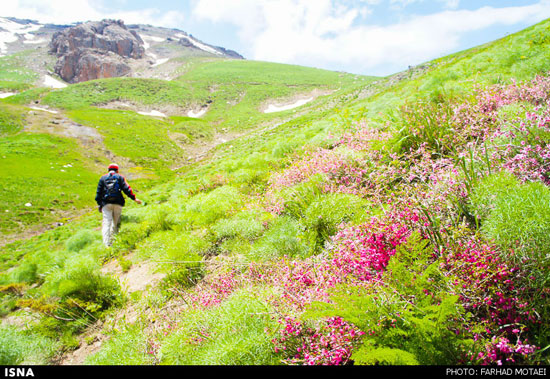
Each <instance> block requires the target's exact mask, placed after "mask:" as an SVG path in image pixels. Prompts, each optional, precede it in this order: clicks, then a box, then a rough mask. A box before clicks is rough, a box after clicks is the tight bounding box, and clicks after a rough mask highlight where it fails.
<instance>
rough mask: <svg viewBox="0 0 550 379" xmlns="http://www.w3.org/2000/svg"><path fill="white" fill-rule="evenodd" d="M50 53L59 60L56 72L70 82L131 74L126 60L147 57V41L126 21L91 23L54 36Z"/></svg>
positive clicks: (68, 29)
mask: <svg viewBox="0 0 550 379" xmlns="http://www.w3.org/2000/svg"><path fill="white" fill-rule="evenodd" d="M50 52H51V53H53V54H55V55H56V56H57V57H58V61H57V63H56V65H55V72H56V73H57V74H58V75H59V76H60V77H61V78H63V80H65V81H67V82H69V83H77V82H82V81H87V80H92V79H99V78H110V77H119V76H124V75H128V74H129V73H130V72H131V69H130V66H129V65H128V64H127V63H126V59H140V58H143V56H144V54H145V49H144V47H143V40H142V39H141V38H140V37H139V35H138V34H137V33H136V32H135V31H133V30H132V31H130V30H128V29H127V28H126V26H125V25H124V22H123V21H120V20H118V21H115V20H103V21H97V22H87V23H84V24H79V25H76V26H74V27H71V28H67V29H65V30H63V31H61V32H57V33H55V34H54V35H53V36H52V41H51V42H50Z"/></svg>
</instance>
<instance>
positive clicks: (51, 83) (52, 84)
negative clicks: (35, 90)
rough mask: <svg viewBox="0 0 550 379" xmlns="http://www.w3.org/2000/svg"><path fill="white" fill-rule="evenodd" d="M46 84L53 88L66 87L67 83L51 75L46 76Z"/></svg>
mask: <svg viewBox="0 0 550 379" xmlns="http://www.w3.org/2000/svg"><path fill="white" fill-rule="evenodd" d="M44 85H46V86H48V87H52V88H65V87H67V84H65V83H63V82H61V81H59V80H57V79H55V78H53V77H51V76H50V75H46V76H44Z"/></svg>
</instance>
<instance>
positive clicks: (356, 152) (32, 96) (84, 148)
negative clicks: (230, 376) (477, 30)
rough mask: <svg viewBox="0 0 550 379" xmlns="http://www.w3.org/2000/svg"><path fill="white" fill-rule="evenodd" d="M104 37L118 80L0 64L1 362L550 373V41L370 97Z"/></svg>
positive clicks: (287, 69)
mask: <svg viewBox="0 0 550 379" xmlns="http://www.w3.org/2000/svg"><path fill="white" fill-rule="evenodd" d="M0 21H1V22H0V26H2V25H5V26H2V27H3V28H4V29H9V27H10V25H11V27H13V28H15V26H14V25H15V24H17V25H21V27H23V26H24V25H25V24H24V21H22V20H17V19H11V18H10V19H8V18H0ZM103 23H104V24H102V26H101V27H102V28H103V27H105V28H108V27H117V28H119V29H120V30H121V31H120V33H126V34H128V36H129V37H128V38H133V37H132V36H134V37H135V38H136V40H137V41H138V42H139V41H141V42H140V43H139V44H138V45H135V46H137V47H136V48H139V49H141V50H134V52H132V54H134V53H135V52H136V51H137V53H140V54H141V56H139V57H137V58H133V57H124V58H119V57H114V56H112V55H114V53H109V54H107V53H104V54H102V55H101V57H102V59H111V61H106V62H107V63H102V64H104V66H102V67H110V68H112V67H115V66H116V67H117V70H118V69H124V66H122V63H120V62H119V61H118V59H124V60H125V62H126V61H127V62H130V63H128V65H129V67H130V69H131V71H130V74H128V73H126V74H124V75H118V76H117V75H110V76H105V77H97V78H92V79H89V80H76V79H74V78H75V77H71V78H70V79H69V78H68V77H65V78H64V77H63V75H64V74H65V73H66V72H68V70H67V62H69V57H70V56H69V55H64V56H61V55H60V54H61V53H59V51H60V50H59V49H58V50H57V54H58V55H57V57H56V55H55V54H54V53H52V48H51V46H52V44H50V41H53V40H55V39H56V38H61V37H64V38H70V37H71V36H75V35H76V36H78V34H77V32H73V34H70V33H68V27H67V29H64V28H61V27H54V26H51V25H49V26H48V25H42V27H43V28H44V29H41V30H42V32H41V33H42V34H37V36H36V38H40V37H43V36H46V37H47V38H45V37H44V40H45V41H44V42H43V43H42V44H39V43H36V44H33V45H29V44H26V45H23V44H20V46H21V48H19V49H15V48H14V50H13V51H10V52H9V54H6V55H4V56H1V57H0V179H1V180H0V191H1V193H2V196H0V317H1V323H0V364H2V365H10V366H15V365H356V366H358V365H428V366H431V365H437V366H440V365H474V366H475V365H509V366H513V365H518V366H519V365H548V364H550V355H549V354H550V349H549V347H550V324H549V322H548V321H549V319H550V301H549V296H550V187H549V186H550V20H546V21H543V22H540V23H538V24H535V25H533V26H531V27H529V28H527V29H524V30H522V31H520V32H517V33H514V34H510V35H508V36H506V37H504V38H502V39H499V40H496V41H493V42H490V43H487V44H484V45H481V46H477V47H475V48H472V49H468V50H465V51H460V52H456V53H454V54H452V55H448V56H444V57H441V58H438V59H435V60H431V61H428V62H425V63H424V64H421V65H416V66H411V67H410V68H409V69H408V70H405V71H403V72H398V73H395V74H393V75H389V76H385V77H375V76H364V75H358V74H351V73H346V72H336V71H329V70H323V69H317V68H310V67H305V66H298V65H290V64H280V63H271V62H264V61H255V60H248V59H243V58H242V57H240V56H239V55H238V54H237V53H235V52H231V51H229V50H226V49H223V48H219V47H216V46H210V45H206V44H204V43H202V42H201V41H199V40H197V39H196V38H195V37H192V36H191V35H187V34H186V33H183V32H181V31H174V30H168V29H164V28H156V27H152V26H144V25H125V24H124V23H122V22H118V24H116V25H115V24H111V23H107V22H106V21H103ZM28 25H30V26H32V27H33V28H34V29H32V30H33V31H34V32H36V33H38V32H37V31H38V30H39V29H38V26H39V25H38V24H36V23H30V24H28ZM98 25H99V22H98V23H97V24H94V25H93V28H95V29H94V30H96V33H99V31H98V30H100V27H99V26H98ZM113 25H114V26H113ZM47 28H50V29H52V30H47ZM90 28H92V27H90ZM78 33H83V32H82V31H79V32H78ZM126 34H124V35H126ZM19 38H24V37H22V35H19ZM105 38H107V37H105ZM125 46H126V45H125ZM119 51H120V49H119ZM137 53H135V54H137ZM74 54H75V55H73V57H74V56H77V55H76V53H74ZM78 54H80V55H79V56H81V57H83V56H85V54H92V53H88V52H79V53H78ZM87 57H88V58H89V59H88V60H87V61H86V62H87V63H86V62H84V63H82V64H83V65H84V64H88V65H91V64H92V63H90V62H95V61H94V59H99V58H97V57H95V56H93V57H92V56H91V55H87ZM57 59H59V60H58V61H57V62H56V60H57ZM62 59H65V60H64V61H62ZM60 62H61V63H60ZM63 64H64V65H65V66H63ZM60 67H61V68H62V70H60V69H59V68H60ZM79 69H80V70H81V71H78V70H76V69H74V67H72V68H71V70H73V71H74V72H75V73H78V72H80V74H81V75H88V74H89V73H92V72H96V71H98V70H95V69H93V68H91V67H90V66H82V67H81V68H79ZM85 69H87V70H88V71H85ZM75 75H76V74H75ZM111 162H116V163H118V165H119V166H120V172H121V174H122V175H124V177H125V178H126V179H127V180H128V183H130V185H131V186H132V188H133V190H134V192H135V193H136V196H137V197H139V199H141V200H142V201H143V204H141V205H140V204H136V203H134V202H132V201H127V203H126V205H125V207H124V210H123V212H122V219H121V224H120V229H119V231H118V233H117V234H116V235H115V237H114V242H113V244H112V245H111V246H105V245H104V243H103V240H102V231H101V230H102V216H101V213H98V208H97V205H96V204H95V202H94V195H95V191H96V187H97V184H98V179H99V178H100V177H101V176H102V175H104V174H106V173H107V167H108V165H109V164H110V163H111Z"/></svg>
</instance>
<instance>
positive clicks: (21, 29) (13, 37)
mask: <svg viewBox="0 0 550 379" xmlns="http://www.w3.org/2000/svg"><path fill="white" fill-rule="evenodd" d="M41 27H42V25H40V24H27V25H23V24H19V23H17V22H14V21H10V20H8V19H7V18H4V17H0V28H2V29H4V30H5V31H2V32H0V56H1V55H4V54H5V53H6V52H7V49H8V47H7V44H8V43H11V42H15V41H17V40H18V39H19V36H18V35H22V36H23V37H24V38H25V40H27V41H32V40H34V38H35V37H36V36H35V35H34V34H31V32H35V31H37V30H38V29H40V28H41ZM41 42H43V41H41ZM31 43H39V42H31Z"/></svg>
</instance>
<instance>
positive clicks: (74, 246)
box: [65, 229, 100, 253]
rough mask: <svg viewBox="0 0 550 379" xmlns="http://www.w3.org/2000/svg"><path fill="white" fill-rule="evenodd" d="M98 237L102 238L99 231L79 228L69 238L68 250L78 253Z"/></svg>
mask: <svg viewBox="0 0 550 379" xmlns="http://www.w3.org/2000/svg"><path fill="white" fill-rule="evenodd" d="M98 239H100V236H99V234H98V233H95V232H94V231H92V230H89V229H83V230H79V231H78V232H76V234H75V235H74V236H72V237H71V238H69V239H68V240H67V242H66V244H65V245H66V247H67V250H69V251H72V252H75V253H77V252H79V251H80V250H82V249H83V248H85V247H86V246H88V245H90V244H91V243H92V242H94V241H96V240H98Z"/></svg>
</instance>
